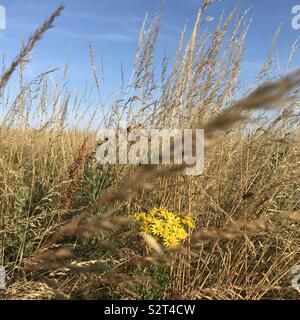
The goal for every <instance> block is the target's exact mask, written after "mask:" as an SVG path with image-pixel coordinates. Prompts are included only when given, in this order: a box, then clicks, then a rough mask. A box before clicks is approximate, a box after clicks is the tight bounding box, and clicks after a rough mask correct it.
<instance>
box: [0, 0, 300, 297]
mask: <svg viewBox="0 0 300 320" xmlns="http://www.w3.org/2000/svg"><path fill="white" fill-rule="evenodd" d="M210 3H211V1H210V0H206V1H204V2H203V4H202V6H201V8H200V10H199V13H198V15H197V16H196V21H195V26H194V29H193V31H192V33H191V34H187V32H186V31H185V30H183V32H182V36H181V38H180V41H179V44H178V50H177V53H176V55H175V59H174V60H173V61H172V62H171V61H170V60H169V59H168V57H164V58H163V64H162V66H159V65H156V64H155V58H154V57H155V47H156V40H157V37H158V34H159V30H160V22H161V19H163V17H162V14H158V15H156V16H155V17H154V18H153V19H152V20H151V21H150V23H148V21H145V23H144V24H143V26H142V30H141V33H140V37H139V39H138V42H137V51H136V59H135V65H134V68H133V72H132V76H131V81H130V83H129V84H128V85H125V84H124V83H123V87H122V89H121V90H120V91H119V92H117V94H116V99H115V101H114V102H112V103H111V104H110V105H109V106H105V105H104V103H103V102H102V101H101V102H100V103H99V104H98V105H97V106H88V107H87V108H86V109H84V110H83V105H85V101H87V96H88V94H89V90H90V89H89V88H83V90H82V93H79V94H77V95H74V93H73V92H72V91H70V90H69V89H68V86H67V79H68V73H67V70H68V65H67V64H66V68H65V70H64V71H63V74H62V76H61V78H60V79H59V80H58V81H53V76H54V75H56V74H57V73H58V72H59V71H58V70H56V69H53V70H46V71H45V72H44V73H43V74H40V75H38V76H37V77H36V78H34V79H33V80H32V81H30V82H25V81H24V80H23V73H24V70H25V68H26V66H27V64H28V63H30V60H31V58H32V56H31V52H32V49H33V47H34V46H35V44H36V42H37V41H40V40H41V41H43V39H41V37H42V35H43V34H44V32H46V31H47V30H48V29H49V28H50V27H51V26H52V25H53V23H54V21H55V19H56V18H58V16H59V15H60V14H61V13H63V12H62V11H63V8H62V7H61V8H59V9H58V10H57V11H56V12H55V13H53V14H52V16H51V17H50V18H49V19H48V20H47V21H46V22H45V23H44V24H43V25H42V26H41V27H40V28H39V29H38V30H37V31H36V32H35V33H34V34H33V35H32V37H30V39H29V40H28V43H27V44H25V45H23V46H22V48H21V50H20V53H19V55H18V56H17V57H16V59H15V60H14V61H13V62H12V64H11V65H8V66H3V72H2V76H1V80H0V89H1V96H0V97H1V105H2V110H3V111H2V115H3V116H2V117H1V124H0V265H3V266H5V267H6V270H7V288H6V289H5V290H1V289H0V297H1V299H120V298H122V299H175V298H178V299H299V292H297V291H296V290H295V289H293V288H292V287H291V279H292V273H291V269H292V267H293V266H294V265H296V264H299V253H300V249H299V248H300V246H299V244H300V229H299V221H300V202H299V201H300V200H299V199H300V187H299V186H300V166H299V164H300V148H299V129H298V126H299V121H300V118H299V98H300V94H299V90H300V86H299V84H300V71H297V70H296V71H293V72H292V71H291V70H290V66H291V63H292V59H293V54H294V53H295V50H296V47H294V48H293V49H292V51H291V56H290V57H287V70H282V69H280V68H279V67H278V61H277V56H276V53H275V52H274V49H275V48H276V39H277V37H278V36H279V32H277V33H276V34H275V37H274V39H273V41H271V39H270V42H271V46H270V51H269V53H267V55H266V58H265V62H264V65H263V68H262V70H261V72H260V73H259V74H258V75H257V77H256V78H255V79H254V81H253V83H252V85H251V86H249V87H247V88H243V86H242V80H243V79H241V78H240V70H241V68H242V65H243V52H244V47H245V42H246V41H247V37H246V36H247V32H248V29H249V23H250V18H249V13H248V12H245V13H240V10H239V8H238V7H237V8H236V9H235V10H234V11H233V12H232V13H230V14H229V15H228V16H221V17H220V18H219V20H218V24H217V27H216V30H214V31H213V32H212V31H211V30H210V29H209V28H206V24H207V22H208V20H209V18H207V17H208V15H207V10H209V5H210ZM59 19H63V14H62V16H61V17H59ZM95 55H96V53H95V52H94V49H93V45H92V44H91V45H90V60H91V72H93V76H94V78H95V87H96V90H97V91H98V93H99V97H101V82H100V80H99V75H98V72H97V65H96V64H95V61H96V59H95ZM33 59H34V57H33ZM13 73H16V74H18V79H19V83H18V88H19V90H18V93H17V94H16V96H15V97H13V98H12V97H9V98H8V96H7V91H6V90H5V87H6V85H7V83H8V81H9V80H10V78H11V76H12V74H13ZM99 120H100V121H101V122H102V123H101V124H100V121H99ZM122 121H126V123H128V124H133V125H135V124H141V125H142V126H143V127H144V128H147V129H151V128H180V129H184V128H193V129H195V128H204V130H205V170H204V173H203V174H202V175H200V176H187V175H185V174H184V173H183V169H184V168H185V167H186V166H185V165H165V166H162V165H143V166H130V165H97V162H96V161H95V150H96V148H97V144H96V130H97V127H98V126H99V125H101V126H102V127H105V128H115V129H118V128H119V126H120V123H121V122H122ZM82 124H84V126H83V125H82ZM154 208H157V210H158V211H159V210H164V212H169V213H170V212H171V213H174V214H178V215H185V216H186V219H190V220H189V221H190V224H191V228H186V229H184V230H183V229H182V228H181V231H180V232H181V236H180V235H177V237H176V246H165V245H164V242H163V241H159V239H158V238H156V234H157V231H156V233H155V232H153V230H154V229H151V230H152V232H144V233H141V232H140V231H141V225H140V223H139V221H137V220H138V219H134V218H133V216H134V214H138V213H141V212H144V213H145V215H147V212H151V210H153V209H154ZM140 217H141V216H140ZM169 217H170V215H169ZM143 219H146V216H143ZM170 219H171V218H170ZM172 219H175V218H174V217H173V218H172ZM174 230H175V229H174ZM177 230H178V229H177ZM182 230H183V231H182ZM144 231H149V230H144ZM174 232H176V230H175V231H174ZM177 232H178V231H177ZM183 233H184V235H183ZM180 237H181V240H180V239H179V238H180ZM178 239H179V240H178Z"/></svg>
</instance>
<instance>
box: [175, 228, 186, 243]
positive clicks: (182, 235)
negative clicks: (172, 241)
mask: <svg viewBox="0 0 300 320" xmlns="http://www.w3.org/2000/svg"><path fill="white" fill-rule="evenodd" d="M176 235H177V237H178V238H179V239H180V240H185V239H186V238H187V237H188V234H187V232H186V231H185V230H184V229H183V228H180V229H178V231H177V233H176Z"/></svg>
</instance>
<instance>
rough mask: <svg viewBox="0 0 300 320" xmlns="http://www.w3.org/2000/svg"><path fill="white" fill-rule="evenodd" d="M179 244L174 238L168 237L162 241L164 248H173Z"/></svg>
mask: <svg viewBox="0 0 300 320" xmlns="http://www.w3.org/2000/svg"><path fill="white" fill-rule="evenodd" d="M178 244H179V239H177V238H176V237H175V236H169V237H168V238H165V239H164V245H165V246H166V247H170V248H175V247H177V246H178Z"/></svg>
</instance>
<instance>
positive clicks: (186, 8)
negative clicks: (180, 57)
mask: <svg viewBox="0 0 300 320" xmlns="http://www.w3.org/2000/svg"><path fill="white" fill-rule="evenodd" d="M201 2H202V1H201V0H98V1H96V0H85V1H82V0H47V1H46V0H44V1H41V0H26V1H24V0H0V5H3V6H5V8H6V16H7V28H6V29H5V30H0V41H1V45H0V50H1V51H0V53H1V55H2V54H3V53H5V55H6V61H7V62H9V61H10V60H11V59H12V58H13V57H14V56H15V55H16V54H17V53H18V50H19V47H20V43H21V42H22V41H25V40H26V39H27V38H28V36H29V35H30V34H31V33H32V32H33V31H34V30H35V28H36V27H37V26H38V25H39V24H40V23H41V22H42V21H43V20H44V19H45V18H46V17H48V16H49V14H50V13H51V12H52V11H54V10H55V8H56V7H57V6H58V5H59V4H65V5H66V9H65V11H64V12H63V15H62V16H61V17H60V18H59V19H58V20H57V21H56V23H55V28H53V29H52V30H50V31H49V32H47V34H46V35H45V36H44V38H43V39H42V41H41V42H40V43H39V44H38V45H37V47H36V48H35V49H34V54H33V59H32V62H31V64H30V66H29V67H28V69H27V71H26V75H27V77H29V78H30V77H32V78H33V77H34V76H36V75H38V74H39V73H40V72H42V71H45V70H46V69H48V68H49V67H63V64H64V62H65V61H66V60H67V59H69V61H70V75H69V78H70V80H71V82H70V83H71V85H72V86H73V87H74V88H77V89H79V90H80V88H82V86H83V85H84V83H85V82H86V81H91V82H92V70H91V66H90V62H89V48H88V44H89V42H90V41H93V43H94V49H95V54H96V63H97V65H98V67H100V65H101V64H102V65H103V71H104V78H103V92H104V95H107V94H108V93H109V92H111V91H113V90H118V88H119V85H120V64H121V63H122V64H123V66H124V70H125V74H126V75H127V76H128V75H129V74H130V71H131V67H132V64H133V62H134V56H135V48H136V40H137V36H138V33H139V30H140V27H141V24H142V21H143V19H144V16H145V14H146V13H148V15H149V16H150V17H151V16H152V15H153V14H155V13H156V12H158V11H159V9H160V8H161V7H163V8H164V17H163V19H162V29H161V33H160V37H159V40H158V48H157V54H158V56H159V55H160V54H162V53H163V52H164V51H165V50H167V52H174V50H176V46H177V42H178V39H179V37H180V32H181V30H182V28H183V26H184V24H185V23H186V22H187V23H188V30H191V28H192V26H193V23H194V21H195V18H196V15H197V11H198V9H199V6H200V4H201ZM298 2H299V4H300V0H299V1H298ZM236 4H240V5H241V8H242V9H243V10H244V9H247V8H249V7H251V11H250V14H249V16H250V17H252V18H253V22H252V26H251V29H250V32H249V35H248V39H247V41H246V52H245V57H244V64H243V72H242V77H245V78H247V79H250V78H252V77H254V75H255V73H256V72H257V71H258V69H259V68H260V67H261V66H262V63H263V59H264V57H265V56H266V53H267V51H268V48H269V45H270V42H271V39H272V36H273V34H274V32H275V30H276V29H277V27H278V25H279V24H280V23H282V24H283V29H282V33H281V36H280V39H279V42H278V45H277V49H278V52H279V56H280V58H281V61H282V64H283V66H285V65H286V61H287V57H288V54H289V52H290V49H291V46H292V44H293V42H294V41H295V40H296V38H297V37H298V36H300V30H298V31H296V30H293V29H292V27H291V19H292V14H291V9H292V6H293V5H295V4H297V0H295V1H290V0H276V1H275V0H239V1H236V0H223V1H220V2H216V3H214V4H213V5H212V6H211V8H210V9H209V11H208V15H209V16H213V17H216V18H218V17H219V15H220V14H221V12H222V11H223V10H224V11H225V13H229V12H230V11H231V10H232V9H233V8H234V7H235V5H236ZM216 20H217V19H216ZM215 24H216V21H213V22H211V27H212V28H213V27H214V26H215ZM299 58H300V55H299V54H296V56H295V66H296V65H297V64H298V60H299ZM299 65H300V63H299Z"/></svg>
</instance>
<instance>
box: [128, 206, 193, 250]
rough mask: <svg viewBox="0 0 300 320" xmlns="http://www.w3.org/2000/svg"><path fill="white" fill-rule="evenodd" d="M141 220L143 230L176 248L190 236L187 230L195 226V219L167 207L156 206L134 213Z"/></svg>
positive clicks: (136, 218)
mask: <svg viewBox="0 0 300 320" xmlns="http://www.w3.org/2000/svg"><path fill="white" fill-rule="evenodd" d="M133 218H134V220H136V221H138V222H140V224H141V231H142V232H145V233H148V234H150V235H152V236H153V237H154V238H156V239H157V240H158V241H159V242H161V243H163V245H164V246H166V247H170V248H174V247H177V246H178V245H179V243H180V241H182V240H185V239H186V238H187V237H188V233H187V230H188V229H193V228H195V225H194V222H193V219H192V218H191V217H190V216H188V215H184V214H175V213H173V212H170V211H167V210H165V209H157V208H154V209H152V210H150V211H148V212H139V213H135V214H134V215H133Z"/></svg>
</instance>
